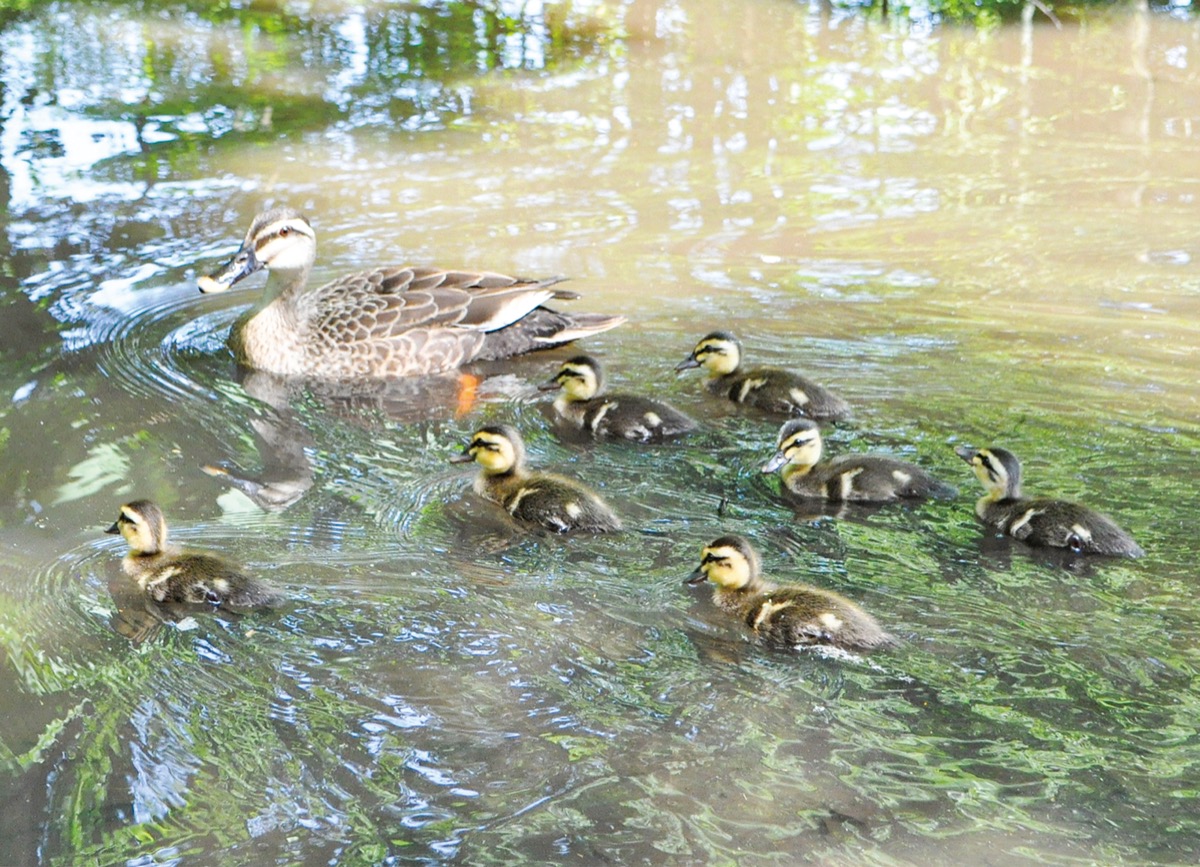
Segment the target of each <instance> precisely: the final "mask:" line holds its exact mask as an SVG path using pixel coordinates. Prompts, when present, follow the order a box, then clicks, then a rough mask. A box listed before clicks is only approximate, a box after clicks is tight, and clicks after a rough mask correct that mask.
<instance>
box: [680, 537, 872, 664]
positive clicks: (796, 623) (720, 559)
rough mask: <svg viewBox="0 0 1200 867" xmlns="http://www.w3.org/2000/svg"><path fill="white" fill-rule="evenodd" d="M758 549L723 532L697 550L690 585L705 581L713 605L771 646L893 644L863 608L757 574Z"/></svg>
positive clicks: (835, 596)
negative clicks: (710, 588)
mask: <svg viewBox="0 0 1200 867" xmlns="http://www.w3.org/2000/svg"><path fill="white" fill-rule="evenodd" d="M761 569H762V567H761V563H760V561H759V559H758V552H757V551H755V550H754V548H753V547H752V546H751V545H750V543H749V542H748V541H746V540H745V539H744V538H742V537H741V536H722V537H721V538H719V539H716V540H715V541H713V542H710V543H709V544H708V545H706V546H705V547H704V549H703V550H702V551H701V559H700V566H699V568H697V569H696V571H695V572H693V573H692V574H691V575H689V576H688V578H687V583H688V584H701V583H703V582H704V581H705V580H706V579H707V580H709V581H711V582H712V583H713V584H715V585H716V587H715V588H714V589H713V597H712V598H713V603H714V604H715V605H716V606H717V607H718V608H720V609H721V610H722V611H726V612H728V613H729V614H732V615H734V616H735V617H737V618H738V619H740V620H741V621H742V622H743V623H745V624H746V625H747V626H748V627H750V629H751V631H752V632H753V633H754V635H755V637H756V638H758V640H759V641H761V642H763V643H764V644H767V645H771V646H775V647H798V646H801V645H808V644H831V645H834V646H837V647H843V648H847V649H851V650H871V649H873V648H877V647H885V646H887V645H889V644H892V643H893V642H894V639H893V637H892V636H891V635H889V634H888V633H886V632H884V631H883V629H881V628H880V626H879V624H878V623H877V622H876V621H875V618H874V617H872V616H871V615H870V614H868V613H867V612H865V611H863V610H862V609H861V608H859V607H858V606H857V605H855V604H854V603H853V602H851V601H850V600H849V599H847V598H845V597H844V596H841V595H839V594H837V593H834V592H833V591H831V590H822V589H821V588H819V587H812V586H810V585H808V584H788V585H784V586H779V585H778V584H773V583H771V582H770V581H767V580H765V579H764V578H763V577H762V574H761Z"/></svg>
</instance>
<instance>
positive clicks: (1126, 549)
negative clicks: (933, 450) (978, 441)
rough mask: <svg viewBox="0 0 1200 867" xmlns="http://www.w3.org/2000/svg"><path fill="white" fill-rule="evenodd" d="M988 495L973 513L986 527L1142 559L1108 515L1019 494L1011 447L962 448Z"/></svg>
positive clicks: (1048, 543)
mask: <svg viewBox="0 0 1200 867" xmlns="http://www.w3.org/2000/svg"><path fill="white" fill-rule="evenodd" d="M955 453H956V454H957V455H958V456H959V457H960V458H962V459H963V460H964V461H966V462H967V463H968V464H970V465H971V469H972V470H974V471H975V476H976V478H978V479H979V481H980V482H981V483H982V484H983V487H984V490H985V491H986V493H985V494H984V495H983V496H982V497H980V498H979V501H978V502H977V503H976V504H975V515H976V516H977V517H978V518H979V520H980V521H981V522H983V524H984V525H985V526H987V527H991V528H992V529H993V530H998V531H999V532H1001V533H1004V534H1005V535H1007V536H1011V537H1012V538H1014V539H1017V540H1019V541H1022V542H1025V543H1026V544H1028V545H1035V546H1039V547H1050V548H1069V549H1070V550H1072V551H1075V552H1076V553H1079V554H1108V555H1110V556H1114V557H1141V556H1142V555H1143V554H1145V551H1143V550H1142V547H1141V546H1140V545H1139V544H1138V543H1137V542H1135V541H1134V540H1133V537H1132V536H1130V535H1129V533H1127V532H1125V530H1123V529H1122V528H1121V527H1120V526H1119V525H1118V524H1117V522H1116V521H1114V520H1113V519H1112V518H1110V517H1108V516H1107V515H1103V514H1101V513H1100V512H1097V511H1094V510H1092V509H1089V508H1088V507H1087V506H1083V505H1080V504H1079V503H1072V502H1069V501H1067V500H1056V499H1051V498H1042V497H1038V498H1027V497H1022V496H1021V462H1020V461H1019V460H1017V456H1016V455H1014V454H1013V453H1012V452H1010V451H1008V450H1007V449H1002V448H996V447H992V448H983V449H973V448H970V447H968V446H959V447H958V448H957V449H955Z"/></svg>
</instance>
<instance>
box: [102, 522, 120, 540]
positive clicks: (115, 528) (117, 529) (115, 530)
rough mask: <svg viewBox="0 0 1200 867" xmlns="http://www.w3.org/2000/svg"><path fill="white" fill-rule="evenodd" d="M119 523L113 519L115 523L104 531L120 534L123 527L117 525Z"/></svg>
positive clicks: (115, 534)
mask: <svg viewBox="0 0 1200 867" xmlns="http://www.w3.org/2000/svg"><path fill="white" fill-rule="evenodd" d="M119 523H120V522H119V521H113V525H112V526H111V527H109V528H108V529H107V530H105V531H104V532H105V533H111V534H112V535H114V536H117V535H119V534H120V532H121V528H120V527H119V526H117V525H118V524H119Z"/></svg>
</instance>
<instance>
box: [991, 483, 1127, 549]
mask: <svg viewBox="0 0 1200 867" xmlns="http://www.w3.org/2000/svg"><path fill="white" fill-rule="evenodd" d="M976 513H977V514H978V515H979V518H980V520H982V521H983V522H984V523H985V524H987V525H988V526H990V527H994V528H995V529H997V530H1000V531H1001V532H1003V533H1007V534H1008V535H1009V536H1012V537H1013V538H1014V539H1017V540H1019V541H1022V542H1025V543H1026V544H1028V545H1035V546H1041V547H1050V548H1070V549H1071V550H1073V551H1077V552H1079V553H1081V554H1104V555H1108V556H1112V557H1141V556H1143V555H1144V554H1145V553H1146V552H1145V551H1143V550H1142V547H1141V546H1140V545H1139V544H1138V543H1137V542H1136V541H1134V539H1133V537H1132V536H1131V535H1129V533H1127V532H1126V531H1125V530H1124V529H1122V528H1121V527H1120V525H1118V524H1117V522H1116V521H1114V520H1113V519H1112V518H1110V517H1108V516H1107V515H1104V514H1102V513H1100V512H1097V511H1095V510H1094V509H1089V508H1088V507H1087V506H1084V505H1081V504H1080V503H1072V502H1069V501H1067V500H1055V499H1007V500H999V501H988V499H987V498H986V497H985V498H983V499H982V500H980V501H979V504H978V506H977V507H976Z"/></svg>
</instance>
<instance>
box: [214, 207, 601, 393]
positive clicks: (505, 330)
mask: <svg viewBox="0 0 1200 867" xmlns="http://www.w3.org/2000/svg"><path fill="white" fill-rule="evenodd" d="M316 253H317V238H316V233H315V232H314V231H313V228H312V225H311V224H310V223H309V222H308V220H306V219H305V218H304V217H303V216H302V215H301V214H300V213H299V212H298V211H295V210H292V209H291V208H274V209H272V210H269V211H266V212H265V213H262V214H259V215H258V216H257V217H255V219H254V222H253V223H251V225H250V230H249V232H247V233H246V240H245V242H244V243H243V244H242V248H241V250H239V251H238V252H237V254H236V255H235V256H234V257H233V259H231V260H230V261H229V262H228V263H227V264H226V265H224V266H223V267H221V268H220V269H218V270H217V271H216V272H214V273H212V274H210V275H208V276H206V277H201V278H200V280H199V281H198V283H199V286H200V291H201V292H206V293H208V292H224V291H225V290H227V289H230V288H232V287H233V285H234V284H235V283H237V282H238V281H240V280H242V279H243V278H245V277H248V276H249V275H251V274H253V273H254V272H255V271H258V270H260V269H262V268H266V269H267V270H268V277H267V284H266V289H265V291H264V294H263V297H262V300H261V301H260V303H259V304H258V305H257V306H256V307H255V308H254V309H253V310H251V311H250V312H249V313H248V314H246V315H245V316H243V317H242V318H241V319H239V320H238V321H237V322H236V323H235V324H234V327H233V329H232V331H231V333H230V337H229V345H230V348H231V349H233V352H234V355H235V356H236V357H237V359H238V361H239V362H240V363H241V364H243V365H245V366H247V367H252V368H257V369H260V370H267V371H270V372H273V373H277V374H281V375H284V376H306V377H313V378H316V379H331V380H352V379H371V378H381V379H384V378H392V377H400V376H416V375H424V374H431V373H441V372H445V371H449V370H454V369H455V368H457V367H459V366H461V365H463V364H466V363H468V362H471V361H491V360H495V359H501V358H508V357H510V356H513V355H520V354H522V353H525V352H530V351H532V350H534V349H544V348H546V347H550V346H557V345H559V344H562V343H568V342H570V341H572V340H575V339H577V338H580V337H585V336H588V335H592V334H598V333H599V332H601V331H607V330H608V329H610V328H613V327H615V326H617V325H620V324H621V323H622V322H624V321H625V317H624V316H607V315H602V314H598V313H581V314H576V315H567V314H564V313H558V312H556V311H553V310H550V309H548V308H546V307H543V306H541V305H542V304H543V303H545V302H546V301H549V300H551V299H571V298H577V297H578V295H576V294H575V293H574V292H565V291H562V290H559V289H555V288H552V287H553V286H554V284H555V283H558V282H559V280H560V279H561V278H558V277H552V278H549V279H545V280H526V279H522V278H516V277H507V276H505V275H503V274H493V273H490V272H466V271H446V270H442V269H440V268H429V267H422V266H399V267H390V268H374V269H371V270H368V271H360V272H358V273H356V274H349V275H347V276H345V277H341V278H339V279H337V280H334V281H333V282H332V283H327V284H326V285H324V286H322V287H320V288H316V289H312V288H309V287H308V285H307V284H308V276H309V272H311V271H312V267H313V263H314V261H315V260H316Z"/></svg>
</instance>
